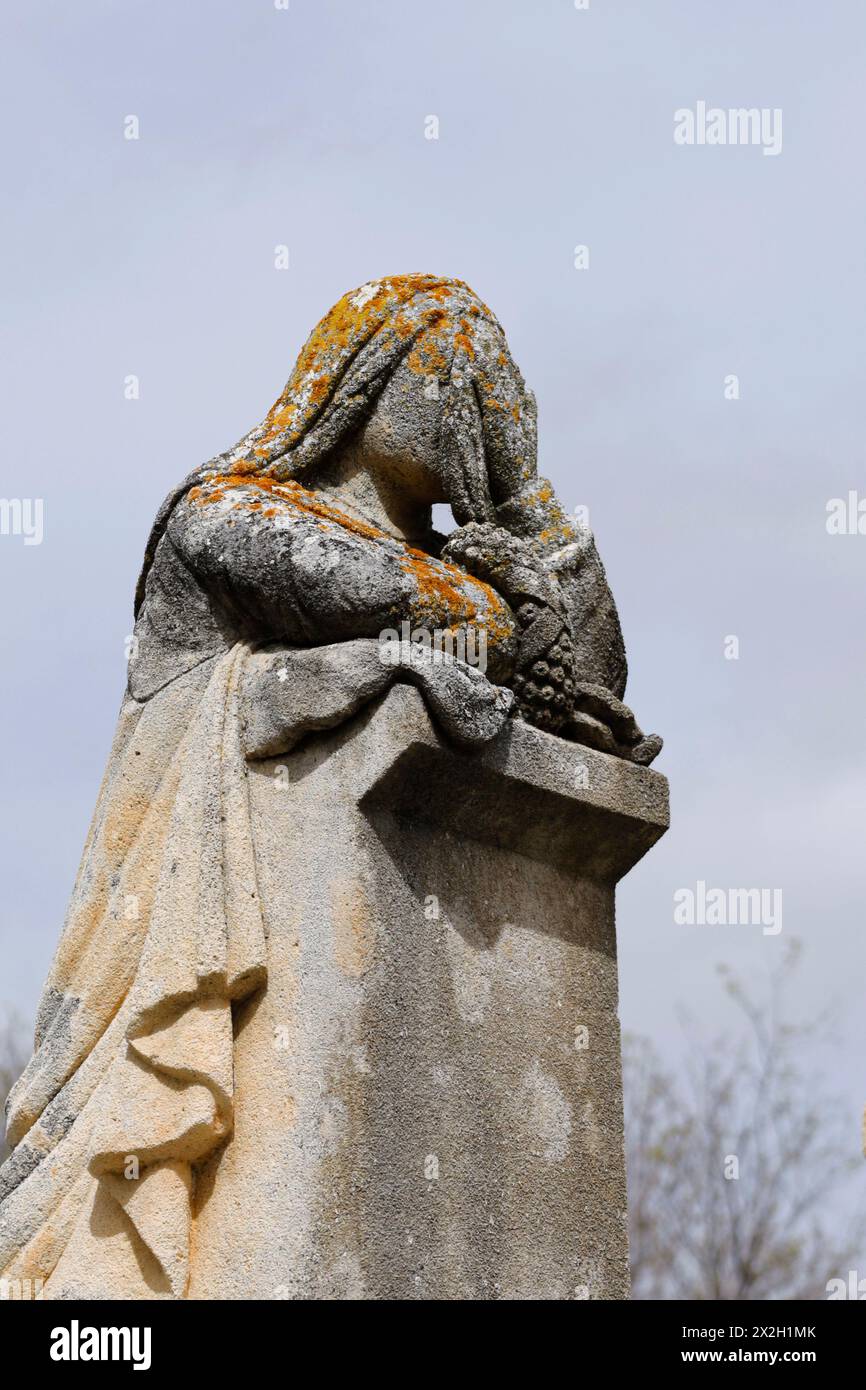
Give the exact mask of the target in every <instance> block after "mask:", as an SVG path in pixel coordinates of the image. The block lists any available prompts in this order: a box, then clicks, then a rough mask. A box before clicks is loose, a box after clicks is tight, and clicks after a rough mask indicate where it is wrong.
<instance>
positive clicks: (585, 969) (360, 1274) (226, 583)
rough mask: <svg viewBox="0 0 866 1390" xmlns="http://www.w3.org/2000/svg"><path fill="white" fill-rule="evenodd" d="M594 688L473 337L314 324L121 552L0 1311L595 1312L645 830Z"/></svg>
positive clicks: (582, 618)
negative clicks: (183, 1306) (123, 596)
mask: <svg viewBox="0 0 866 1390" xmlns="http://www.w3.org/2000/svg"><path fill="white" fill-rule="evenodd" d="M436 501H449V502H450V503H451V506H452V509H453V511H454V515H455V517H456V519H457V522H458V527H457V529H456V530H455V531H454V533H453V534H452V535H451V536H450V537H448V538H447V539H446V538H444V537H442V536H439V535H437V533H436V532H434V531H433V529H432V526H431V511H430V509H431V504H432V503H434V502H436ZM386 639H387V641H386ZM470 652H471V653H472V654H473V655H472V657H471V659H470V655H469V654H470ZM625 677H626V667H625V649H624V646H623V642H622V634H621V632H620V629H619V622H618V619H617V615H616V608H615V606H614V603H613V599H612V597H611V594H610V590H609V588H608V585H607V581H606V578H605V574H604V569H603V567H602V565H601V561H600V559H599V557H598V553H597V551H596V548H595V544H594V542H593V540H592V537H591V536H590V535H589V533H588V532H587V531H585V530H584V529H583V528H580V527H576V526H575V525H573V524H572V523H571V522H570V521H569V519H568V518H567V517H566V515H565V514H564V512H563V511H562V508H561V507H560V506H559V504H558V503H557V501H556V499H555V497H554V496H553V493H552V489H551V488H550V485H549V484H548V483H546V482H545V481H544V479H541V478H539V477H538V475H537V470H536V442H535V404H534V399H533V397H532V393H531V392H530V391H528V390H527V388H526V386H525V383H524V381H523V378H522V377H521V375H520V373H519V371H518V370H517V368H516V366H515V364H514V362H513V360H512V358H511V355H510V353H509V351H508V346H507V343H506V341H505V337H504V334H503V332H502V329H501V327H500V326H499V324H498V323H497V321H496V319H495V318H494V316H493V315H492V314H491V312H490V310H489V309H488V308H487V307H486V306H485V305H484V304H483V303H482V302H481V301H480V300H479V299H478V298H477V296H475V295H474V294H473V293H472V291H471V290H469V289H468V287H467V286H465V285H463V284H462V283H461V282H459V281H453V280H448V279H441V278H439V277H435V276H426V275H421V276H395V277H390V278H388V279H386V280H383V281H378V282H373V283H371V284H369V285H365V286H362V287H361V289H360V290H358V291H355V292H353V293H352V294H350V295H347V296H344V298H343V299H342V300H340V301H339V303H338V304H337V305H336V306H335V308H334V309H333V310H332V311H331V312H330V314H328V315H326V317H325V319H324V320H323V321H322V323H321V324H320V325H319V326H318V328H317V329H316V330H314V332H313V334H312V335H311V337H310V339H309V340H308V342H307V344H306V345H305V347H304V349H303V351H302V353H301V355H300V357H299V359H298V363H297V366H296V368H295V370H294V372H293V374H292V376H291V377H290V379H289V382H288V384H287V386H286V390H285V392H284V393H283V395H282V396H281V397H280V399H279V400H278V401H277V402H276V403H275V405H274V406H273V408H272V410H271V411H270V412H269V413H268V415H267V417H266V418H265V420H264V421H263V423H262V424H261V425H260V426H258V427H257V428H256V429H254V430H252V431H251V432H250V433H249V434H248V435H246V436H245V437H244V439H242V440H241V441H240V443H239V444H238V445H237V446H236V447H235V448H234V449H232V450H229V451H228V452H227V453H226V454H224V455H220V456H219V457H218V458H216V459H212V460H211V461H210V463H209V464H207V465H205V466H204V467H203V468H200V469H197V470H196V471H195V472H194V473H193V474H191V475H190V476H189V477H188V478H187V479H186V480H185V481H184V482H183V483H182V484H181V485H180V486H179V487H178V488H176V489H175V490H174V491H173V492H172V493H171V494H170V496H169V497H168V498H167V499H166V502H165V503H164V504H163V507H162V508H161V509H160V512H159V514H158V516H157V519H156V522H155V524H154V527H153V530H152V533H151V537H150V540H149V542H148V546H147V550H146V554H145V563H144V568H143V572H142V578H141V582H140V585H139V589H138V594H137V600H136V627H135V634H134V641H133V644H132V652H131V657H130V668H129V679H128V686H127V693H126V697H125V699H124V701H123V705H122V708H121V713H120V718H119V721H118V727H117V732H116V735H115V740H114V744H113V746H112V751H111V755H110V758H109V763H108V767H107V769H106V774H105V778H104V781H103V786H102V789H101V791H100V796H99V800H98V803H97V807H96V811H95V813H94V817H93V821H92V824H91V829H90V834H89V836H88V841H87V844H86V846H85V850H84V855H83V858H82V863H81V867H80V870H79V874H78V878H77V880H76V884H75V888H74V891H73V895H72V899H71V902H70V907H69V912H68V915H67V920H66V924H65V927H64V931H63V935H62V938H61V941H60V944H59V946H58V950H57V954H56V956H55V960H54V962H53V965H52V968H51V973H50V976H49V979H48V982H47V984H46V989H45V993H44V996H43V1001H42V1006H41V1008H40V1013H39V1022H38V1027H37V1034H36V1049H35V1052H34V1055H33V1058H32V1059H31V1061H30V1063H29V1065H28V1067H27V1068H26V1070H25V1072H24V1074H23V1076H22V1077H21V1079H20V1081H19V1082H18V1083H17V1085H16V1086H15V1088H14V1089H13V1092H12V1094H11V1096H10V1103H9V1119H8V1135H9V1140H10V1143H11V1144H12V1145H13V1146H14V1151H13V1153H12V1156H11V1158H10V1159H9V1161H8V1162H7V1164H6V1165H5V1166H4V1168H3V1170H2V1173H0V1277H4V1278H8V1279H16V1280H20V1281H22V1282H23V1283H26V1282H27V1281H39V1280H41V1281H44V1286H45V1296H46V1297H48V1298H56V1299H70V1298H98V1299H119V1298H142V1299H148V1298H165V1299H177V1298H183V1297H188V1296H192V1297H213V1298H224V1297H232V1298H253V1297H263V1296H264V1297H273V1296H277V1297H281V1296H287V1297H303V1298H308V1297H365V1298H406V1297H417V1298H487V1297H518V1298H524V1297H525V1298H529V1297H540V1296H542V1297H550V1298H567V1297H583V1296H589V1297H604V1296H607V1297H622V1296H625V1292H626V1289H627V1274H626V1261H625V1224H624V1205H625V1190H624V1177H623V1169H622V1125H621V1097H620V1081H619V1043H618V1032H617V1021H616V961H615V938H614V925H613V891H614V884H615V882H616V880H617V879H618V878H619V877H620V876H621V875H622V874H623V873H625V872H626V871H627V870H628V869H629V868H630V866H631V865H632V864H633V863H634V862H635V861H636V860H637V859H638V858H639V857H640V855H641V854H642V853H643V852H644V851H645V850H646V849H647V847H648V846H649V845H650V844H651V843H652V842H653V840H654V839H655V838H657V836H658V835H659V834H661V833H662V830H663V829H664V825H665V824H666V803H665V792H666V784H665V782H664V779H663V778H660V777H659V776H657V775H656V774H654V773H652V772H650V771H648V769H647V766H646V765H648V764H649V763H650V762H651V761H652V759H653V758H654V757H655V756H656V754H657V753H658V751H659V748H660V746H661V741H660V740H659V739H658V738H657V737H655V736H653V735H644V734H643V733H642V732H641V730H640V728H639V727H638V724H637V722H636V720H635V718H634V715H633V714H632V712H631V710H629V709H628V707H627V706H626V705H624V704H623V703H622V697H623V695H624V690H625ZM533 726H535V727H533ZM542 730H546V731H548V732H541V731H542ZM595 750H600V751H595ZM434 900H435V904H436V910H435V911H433V904H434ZM584 1043H586V1046H583V1044H584ZM34 1287H35V1285H34Z"/></svg>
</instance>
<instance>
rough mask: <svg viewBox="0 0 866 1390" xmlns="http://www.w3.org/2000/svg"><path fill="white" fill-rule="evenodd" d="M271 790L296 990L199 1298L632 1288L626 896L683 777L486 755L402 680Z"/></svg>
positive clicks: (237, 1154) (280, 765)
mask: <svg viewBox="0 0 866 1390" xmlns="http://www.w3.org/2000/svg"><path fill="white" fill-rule="evenodd" d="M250 785H251V802H252V809H253V823H254V834H255V841H256V852H257V862H258V870H259V882H260V889H261V893H262V898H263V902H264V907H265V912H266V918H267V923H268V928H269V932H270V937H269V964H268V969H269V983H268V986H267V989H266V991H265V992H264V994H263V995H262V996H261V997H260V998H258V999H257V1000H255V1001H253V1002H252V1003H251V1004H249V1005H247V1006H246V1008H245V1010H244V1012H243V1013H241V1014H239V1016H238V1017H237V1019H236V1032H237V1040H236V1049H235V1067H236V1075H235V1092H236V1096H237V1097H238V1110H237V1116H236V1127H235V1134H234V1137H233V1139H232V1140H231V1142H230V1143H229V1144H228V1146H227V1147H226V1149H225V1150H224V1151H223V1153H222V1154H221V1156H220V1157H219V1158H218V1160H216V1161H215V1162H214V1163H213V1164H212V1166H211V1169H210V1170H209V1171H208V1172H207V1173H205V1174H204V1175H203V1178H202V1179H201V1180H200V1182H199V1185H198V1195H197V1208H198V1209H197V1213H196V1236H195V1250H196V1252H197V1253H196V1257H195V1260H194V1275H193V1282H192V1286H191V1288H190V1296H191V1297H193V1298H274V1297H276V1298H280V1297H286V1298H318V1299H322V1298H325V1299H330V1298H361V1299H416V1298H417V1299H484V1298H506V1299H525V1298H528V1299H539V1298H540V1299H568V1298H627V1297H628V1293H629V1281H628V1261H627V1232H626V1187H625V1171H624V1159H623V1125H622V1082H621V1070H620V1037H619V1023H618V1017H617V967H616V938H615V930H614V885H615V884H616V882H617V880H618V879H619V878H621V877H622V876H623V874H625V873H626V872H627V871H628V870H629V869H630V868H631V867H632V865H634V864H635V863H636V862H637V860H638V859H639V858H640V857H641V856H642V855H643V854H644V853H645V852H646V850H647V849H648V848H649V847H650V846H651V845H652V844H653V843H654V841H655V840H657V839H658V838H659V836H660V835H662V834H663V832H664V830H665V828H666V826H667V823H668V822H667V783H666V780H665V778H664V777H663V776H661V775H660V774H658V773H656V772H652V771H650V770H649V769H645V768H639V767H636V766H633V765H630V764H626V763H624V762H621V761H619V760H617V759H614V758H611V757H608V756H607V755H604V754H600V753H595V752H592V751H591V750H589V749H585V748H581V747H578V746H575V745H573V744H567V743H565V742H563V741H561V740H559V739H556V738H553V737H551V736H550V735H547V734H544V733H541V732H538V731H537V730H534V729H532V728H530V727H528V726H527V725H524V724H520V723H517V724H512V725H510V726H509V728H508V729H507V730H506V732H505V734H504V735H503V736H502V737H501V738H499V739H498V740H496V741H495V742H494V743H493V744H492V745H491V746H488V747H487V748H486V749H484V750H483V751H481V752H479V753H466V752H461V751H459V750H457V749H455V748H453V747H451V746H450V745H449V744H447V743H446V742H445V741H444V740H443V739H442V738H441V737H440V736H439V735H438V734H437V732H436V730H435V729H434V727H433V726H432V725H431V722H430V719H429V717H428V714H427V712H426V709H425V707H424V704H423V702H422V700H421V697H420V695H419V694H418V693H417V691H415V690H414V689H411V688H409V687H405V686H398V687H395V688H394V689H392V691H391V692H390V693H389V694H388V696H387V697H386V698H385V699H384V700H382V701H380V702H379V703H378V704H377V705H376V706H374V707H372V708H371V709H368V710H367V711H365V712H364V713H363V714H361V715H359V716H357V717H356V718H355V719H354V720H352V721H351V722H350V723H349V724H347V725H346V726H344V727H343V728H341V729H340V730H338V731H337V732H335V733H333V734H329V735H320V736H317V737H316V738H313V739H311V740H309V741H308V742H307V743H306V744H305V745H303V746H302V747H301V748H299V749H297V750H296V751H295V752H293V753H292V754H291V755H287V756H286V757H285V758H283V759H279V758H277V759H273V760H271V761H269V762H263V763H258V764H254V765H252V769H251V781H250ZM263 1135H264V1136H267V1139H266V1141H265V1140H263V1138H262V1136H263ZM239 1213H242V1219H239ZM234 1232H236V1235H233V1234H232V1233H234Z"/></svg>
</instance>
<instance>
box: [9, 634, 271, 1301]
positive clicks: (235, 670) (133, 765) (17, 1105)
mask: <svg viewBox="0 0 866 1390" xmlns="http://www.w3.org/2000/svg"><path fill="white" fill-rule="evenodd" d="M248 655H249V649H248V648H247V647H246V646H245V645H244V644H238V645H237V646H235V647H234V648H232V649H231V650H230V651H228V652H226V653H225V654H224V655H222V656H220V657H219V658H217V659H215V660H211V661H208V662H205V663H203V664H202V666H201V667H200V668H198V669H197V670H196V671H193V672H190V673H188V674H187V676H185V677H183V678H182V679H181V680H179V681H177V682H176V683H175V687H174V688H173V689H172V690H170V691H168V692H165V694H164V695H163V696H160V697H157V698H156V699H154V700H153V701H151V702H149V703H148V704H147V705H144V706H141V705H137V703H136V702H134V701H132V700H129V699H127V700H126V701H125V703H124V707H123V709H122V711H121V718H120V725H119V729H118V735H117V738H116V740H115V746H114V749H113V750H112V757H111V759H110V761H109V767H108V771H107V773H106V778H105V782H104V784H103V788H102V792H101V794H100V798H99V802H98V804H97V809H96V813H95V816H94V821H93V825H92V827H91V832H90V835H89V837H88V843H87V846H86V848H85V853H84V857H83V860H82V865H81V869H80V871H79V877H78V881H77V883H76V888H75V891H74V893H73V899H72V904H71V907H70V912H69V916H68V918H67V923H66V927H65V930H64V934H63V938H62V940H61V943H60V947H59V949H58V953H57V957H56V959H55V962H54V966H53V967H52V971H51V976H50V977H49V981H48V983H47V985H46V989H45V993H44V996H43V1002H42V1006H41V1009H40V1019H39V1023H38V1025H37V1039H36V1044H37V1045H36V1051H35V1053H34V1056H33V1058H32V1060H31V1062H30V1064H29V1066H28V1067H27V1069H26V1071H25V1073H24V1075H23V1076H22V1078H21V1080H20V1081H19V1083H18V1084H17V1085H16V1087H15V1088H14V1090H13V1092H12V1095H11V1096H10V1104H9V1136H10V1140H11V1142H12V1143H14V1144H15V1145H16V1148H15V1149H14V1151H13V1154H12V1156H11V1158H10V1159H9V1161H8V1162H7V1164H6V1165H5V1167H4V1169H3V1170H0V1171H2V1177H3V1179H4V1180H5V1186H6V1189H7V1190H6V1195H5V1200H3V1202H2V1205H0V1270H2V1272H3V1274H4V1275H5V1276H6V1277H20V1278H26V1277H30V1278H41V1279H43V1280H45V1281H46V1296H47V1297H75V1296H78V1297H85V1298H87V1297H94V1298H123V1297H130V1296H136V1295H137V1296H142V1290H141V1288H140V1287H138V1286H137V1285H138V1284H139V1283H143V1284H144V1285H145V1286H146V1290H145V1291H144V1296H151V1297H153V1296H160V1295H161V1296H165V1297H175V1298H176V1297H182V1296H183V1293H184V1291H185V1287H186V1282H187V1278H188V1269H189V1246H190V1220H191V1216H190V1194H191V1191H192V1186H193V1182H192V1169H193V1165H194V1164H197V1163H200V1162H202V1161H203V1160H204V1159H205V1158H206V1157H207V1156H208V1155H209V1154H211V1153H213V1152H214V1151H215V1150H216V1149H217V1148H218V1146H219V1145H221V1144H222V1143H223V1142H224V1141H225V1140H226V1139H227V1138H228V1136H229V1135H230V1133H231V1129H232V1112H233V1095H232V1092H233V1080H232V1073H233V1067H232V1047H233V1042H232V1013H231V1008H232V1004H233V1002H235V1001H238V1000H241V999H243V998H245V997H247V996H248V995H250V994H251V993H252V992H253V991H255V990H256V989H257V988H259V987H260V986H261V985H262V984H263V983H264V981H265V977H266V954H265V946H266V943H265V929H264V923H263V919H262V912H261V906H260V902H259V896H258V890H257V886H256V871H255V858H254V849H253V843H252V834H251V829H250V819H249V808H248V801H247V764H246V759H245V757H244V754H243V751H242V747H241V718H240V710H239V702H240V698H241V694H240V677H241V673H242V670H243V667H244V664H245V662H246V660H247V657H248ZM0 1191H2V1189H0ZM106 1238H107V1239H106ZM124 1239H125V1240H126V1241H127V1243H128V1244H129V1246H130V1248H131V1253H132V1255H133V1256H134V1258H127V1259H125V1260H118V1259H117V1257H116V1246H117V1243H118V1240H124ZM127 1253H129V1252H127ZM73 1271H74V1273H73ZM83 1271H87V1273H86V1274H83ZM124 1271H125V1273H124Z"/></svg>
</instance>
